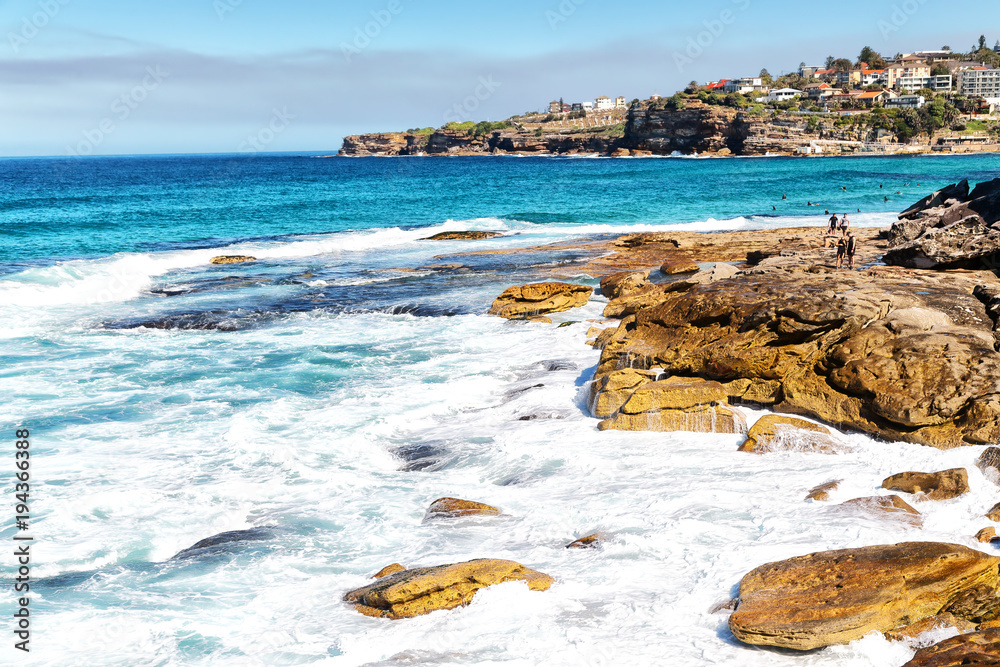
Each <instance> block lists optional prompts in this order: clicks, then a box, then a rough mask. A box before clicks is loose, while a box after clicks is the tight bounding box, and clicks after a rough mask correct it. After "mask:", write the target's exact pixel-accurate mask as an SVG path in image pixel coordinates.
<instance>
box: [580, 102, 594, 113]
mask: <svg viewBox="0 0 1000 667" xmlns="http://www.w3.org/2000/svg"><path fill="white" fill-rule="evenodd" d="M582 106H583V110H584V111H590V110H592V109H593V108H594V103H593V102H584V103H583V104H582Z"/></svg>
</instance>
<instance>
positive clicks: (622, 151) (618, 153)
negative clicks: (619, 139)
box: [611, 148, 631, 157]
mask: <svg viewBox="0 0 1000 667" xmlns="http://www.w3.org/2000/svg"><path fill="white" fill-rule="evenodd" d="M629 155H631V153H630V152H629V150H628V149H627V148H616V149H615V150H613V151H612V152H611V157H628V156H629Z"/></svg>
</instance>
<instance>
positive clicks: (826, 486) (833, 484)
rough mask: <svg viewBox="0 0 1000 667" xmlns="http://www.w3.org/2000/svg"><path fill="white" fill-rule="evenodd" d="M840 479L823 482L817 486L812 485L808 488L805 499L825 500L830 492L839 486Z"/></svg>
mask: <svg viewBox="0 0 1000 667" xmlns="http://www.w3.org/2000/svg"><path fill="white" fill-rule="evenodd" d="M840 482H841V480H839V479H837V480H833V481H830V482H825V483H823V484H820V485H819V486H814V487H813V488H811V489H809V494H808V495H807V496H806V500H820V501H826V500H829V499H830V492H831V491H835V490H836V489H837V488H838V487H839V486H840Z"/></svg>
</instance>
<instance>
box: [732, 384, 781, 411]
mask: <svg viewBox="0 0 1000 667" xmlns="http://www.w3.org/2000/svg"><path fill="white" fill-rule="evenodd" d="M723 386H725V388H726V393H728V394H729V400H730V401H742V402H744V403H757V404H760V405H774V404H775V403H777V402H778V401H780V400H781V382H779V381H778V380H748V379H746V378H742V379H739V380H733V381H732V382H726V383H725V384H724V385H723Z"/></svg>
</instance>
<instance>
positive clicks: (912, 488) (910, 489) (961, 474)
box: [882, 468, 969, 500]
mask: <svg viewBox="0 0 1000 667" xmlns="http://www.w3.org/2000/svg"><path fill="white" fill-rule="evenodd" d="M882 488H883V489H889V490H890V491H903V492H905V493H920V494H923V498H922V499H926V500H947V499H949V498H957V497H958V496H960V495H962V494H963V493H968V492H969V473H967V472H966V471H965V468H952V469H950V470H942V471H941V472H901V473H897V474H895V475H892V476H890V477H886V478H885V479H884V480H882Z"/></svg>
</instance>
